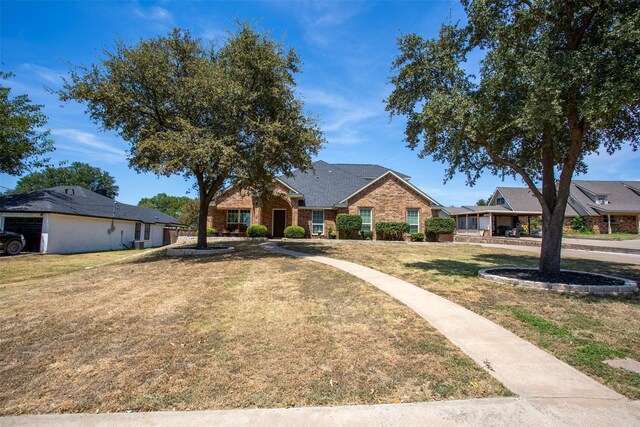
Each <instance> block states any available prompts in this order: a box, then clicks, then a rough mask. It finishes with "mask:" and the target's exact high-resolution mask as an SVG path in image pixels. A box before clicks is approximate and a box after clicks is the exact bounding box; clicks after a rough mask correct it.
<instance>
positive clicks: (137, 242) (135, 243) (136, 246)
mask: <svg viewBox="0 0 640 427" xmlns="http://www.w3.org/2000/svg"><path fill="white" fill-rule="evenodd" d="M131 247H132V248H133V249H144V240H134V241H133V242H131Z"/></svg>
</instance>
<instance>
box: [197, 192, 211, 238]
mask: <svg viewBox="0 0 640 427" xmlns="http://www.w3.org/2000/svg"><path fill="white" fill-rule="evenodd" d="M209 202H210V200H207V196H206V194H205V192H204V191H200V212H198V242H197V243H196V248H198V249H205V248H206V247H207V215H208V214H209Z"/></svg>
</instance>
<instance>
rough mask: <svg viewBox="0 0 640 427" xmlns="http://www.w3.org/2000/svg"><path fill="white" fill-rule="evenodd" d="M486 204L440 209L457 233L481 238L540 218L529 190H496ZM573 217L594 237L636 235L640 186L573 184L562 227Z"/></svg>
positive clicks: (625, 183) (639, 225)
mask: <svg viewBox="0 0 640 427" xmlns="http://www.w3.org/2000/svg"><path fill="white" fill-rule="evenodd" d="M488 204H489V205H488V206H462V207H459V208H458V207H455V208H443V209H442V214H443V215H447V216H450V217H453V218H455V219H456V223H457V229H458V233H460V234H465V233H468V234H482V235H497V234H502V231H503V230H504V229H505V227H509V228H514V227H515V226H516V224H517V223H520V224H527V223H529V224H530V223H531V218H533V217H540V216H541V215H542V208H541V207H540V203H539V201H538V199H537V198H536V197H535V195H534V194H533V193H532V192H531V190H529V189H528V188H520V187H497V188H496V190H495V191H494V193H493V195H492V196H491V199H490V200H489V203H488ZM576 216H581V217H584V218H585V223H586V224H587V225H588V226H590V227H592V228H593V231H594V232H595V233H612V232H627V233H639V232H640V182H638V181H586V180H576V181H573V182H572V183H571V189H570V193H569V202H568V204H567V209H566V211H565V226H571V221H572V220H573V218H574V217H576ZM489 224H491V226H490V225H489Z"/></svg>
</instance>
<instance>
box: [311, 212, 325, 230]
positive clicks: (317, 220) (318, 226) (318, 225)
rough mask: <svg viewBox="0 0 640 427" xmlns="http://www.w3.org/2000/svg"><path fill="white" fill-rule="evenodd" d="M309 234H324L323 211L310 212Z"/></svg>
mask: <svg viewBox="0 0 640 427" xmlns="http://www.w3.org/2000/svg"><path fill="white" fill-rule="evenodd" d="M311 234H324V211H312V212H311Z"/></svg>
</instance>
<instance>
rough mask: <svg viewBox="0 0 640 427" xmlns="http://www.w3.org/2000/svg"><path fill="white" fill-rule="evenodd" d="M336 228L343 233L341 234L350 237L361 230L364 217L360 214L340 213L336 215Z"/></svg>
mask: <svg viewBox="0 0 640 427" xmlns="http://www.w3.org/2000/svg"><path fill="white" fill-rule="evenodd" d="M336 228H337V229H338V232H339V233H341V236H343V237H346V238H347V239H350V238H352V237H353V236H354V235H357V233H359V232H360V229H361V228H362V218H361V217H360V215H351V214H338V215H337V216H336Z"/></svg>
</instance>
